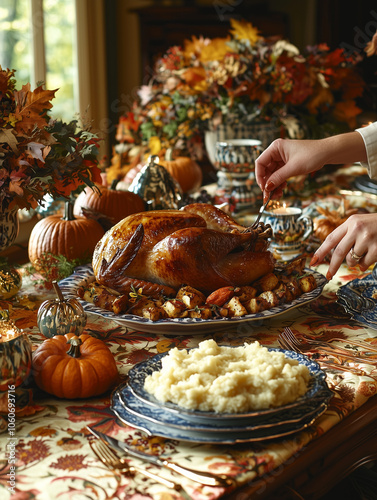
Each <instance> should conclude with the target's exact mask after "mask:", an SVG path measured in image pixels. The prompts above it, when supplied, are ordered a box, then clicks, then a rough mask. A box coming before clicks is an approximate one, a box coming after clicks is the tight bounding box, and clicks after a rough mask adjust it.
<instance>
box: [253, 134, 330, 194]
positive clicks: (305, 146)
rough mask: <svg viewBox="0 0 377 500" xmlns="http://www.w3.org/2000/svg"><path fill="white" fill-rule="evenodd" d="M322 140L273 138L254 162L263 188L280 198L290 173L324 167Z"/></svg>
mask: <svg viewBox="0 0 377 500" xmlns="http://www.w3.org/2000/svg"><path fill="white" fill-rule="evenodd" d="M324 162H325V155H324V148H323V144H322V141H321V140H291V139H276V140H275V141H274V142H272V143H271V145H270V146H269V147H268V148H267V149H265V150H264V151H263V153H261V154H260V156H259V157H258V158H257V160H256V162H255V177H256V181H257V183H258V185H259V187H260V188H261V190H262V191H267V192H269V191H274V194H273V198H280V197H281V196H282V194H283V189H284V188H285V187H286V185H287V182H286V181H287V180H288V179H289V178H290V177H293V176H295V175H300V174H309V173H310V172H314V171H316V170H319V169H320V168H321V167H323V165H324Z"/></svg>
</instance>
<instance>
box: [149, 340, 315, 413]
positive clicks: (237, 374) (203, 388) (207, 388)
mask: <svg viewBox="0 0 377 500" xmlns="http://www.w3.org/2000/svg"><path fill="white" fill-rule="evenodd" d="M309 379H310V372H309V369H308V368H307V366H305V365H302V364H299V363H298V361H296V360H293V359H290V358H287V357H286V356H285V355H284V353H282V352H275V351H269V350H268V349H267V348H266V347H263V346H261V345H260V344H259V342H253V343H252V344H244V345H243V346H241V347H224V346H219V345H217V343H216V342H215V341H214V340H205V341H204V342H201V343H200V344H199V348H198V349H191V350H190V351H187V350H185V349H183V350H179V349H177V348H174V349H172V350H171V351H170V352H169V354H168V355H167V356H165V357H163V358H162V369H161V370H160V371H156V372H153V374H152V375H149V376H147V377H146V379H145V385H144V388H145V390H146V391H147V392H148V393H150V394H153V395H154V396H155V397H156V398H157V399H158V400H159V401H162V402H166V401H170V402H173V403H176V404H177V405H179V406H182V407H183V408H187V409H190V410H201V411H214V412H217V413H241V412H246V411H249V410H261V409H267V408H271V407H277V406H282V405H285V404H288V403H291V402H293V401H295V400H296V399H297V398H298V397H300V396H302V395H303V394H305V393H306V391H307V389H308V383H309Z"/></svg>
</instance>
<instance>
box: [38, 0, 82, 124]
mask: <svg viewBox="0 0 377 500" xmlns="http://www.w3.org/2000/svg"><path fill="white" fill-rule="evenodd" d="M43 13H44V27H45V34H44V36H45V45H46V66H47V75H46V87H47V88H48V89H50V90H53V89H59V90H58V91H57V92H56V94H55V99H54V100H53V101H52V103H53V106H54V107H53V115H54V117H55V118H56V117H59V118H63V119H64V120H66V121H70V120H72V119H73V118H75V115H76V113H77V112H78V109H79V107H78V96H77V88H78V85H77V81H78V76H77V62H76V36H75V26H76V16H75V0H44V2H43Z"/></svg>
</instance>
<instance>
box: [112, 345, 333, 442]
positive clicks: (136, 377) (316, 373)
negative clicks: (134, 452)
mask: <svg viewBox="0 0 377 500" xmlns="http://www.w3.org/2000/svg"><path fill="white" fill-rule="evenodd" d="M269 350H273V351H281V352H284V354H285V355H286V356H287V357H289V358H292V359H296V360H297V361H298V362H299V363H302V364H304V365H306V366H307V367H308V369H309V371H310V374H311V380H310V384H309V388H308V391H307V392H306V394H305V395H304V396H302V397H300V398H299V399H297V400H296V401H295V402H293V403H290V404H288V405H285V406H280V407H278V408H269V409H266V410H258V411H257V410H255V411H250V412H247V413H237V414H230V413H221V414H220V413H215V412H204V411H194V410H188V409H186V408H182V407H180V406H178V405H176V404H174V403H170V402H166V403H162V402H161V401H158V400H157V399H156V398H155V397H154V396H152V395H151V394H149V393H148V392H146V391H145V389H144V381H145V378H146V377H147V376H148V375H150V374H151V373H153V372H154V371H156V370H161V359H162V357H163V356H165V355H166V354H167V353H163V354H158V355H157V356H155V357H153V358H150V359H149V360H147V361H144V362H142V363H138V364H137V365H135V366H134V367H133V368H132V369H131V370H130V372H129V379H128V381H127V382H126V383H125V384H123V385H121V386H120V387H118V388H117V389H116V390H115V391H114V393H113V396H112V410H113V411H114V413H115V414H116V415H117V416H118V418H119V419H120V420H121V421H122V422H124V423H125V424H127V425H130V426H131V427H134V428H137V429H139V430H141V431H143V432H145V433H146V434H148V435H155V436H161V437H165V438H170V439H177V440H182V441H194V442H198V443H212V444H234V443H243V442H254V441H255V442H256V441H266V440H270V439H278V438H283V437H285V436H289V435H291V434H294V433H296V432H298V431H301V430H303V429H305V428H306V427H308V426H309V425H311V424H313V422H314V421H315V420H316V419H317V418H318V417H319V416H320V415H322V414H323V413H324V412H325V411H326V408H327V406H328V403H329V401H330V399H331V398H332V396H333V393H332V392H331V391H330V389H329V388H328V386H327V384H326V381H325V378H326V375H325V373H324V372H323V371H322V370H321V369H320V367H319V365H318V364H317V363H315V362H313V361H311V360H310V359H309V358H307V357H306V356H304V355H302V354H298V353H295V352H292V351H285V350H282V349H269Z"/></svg>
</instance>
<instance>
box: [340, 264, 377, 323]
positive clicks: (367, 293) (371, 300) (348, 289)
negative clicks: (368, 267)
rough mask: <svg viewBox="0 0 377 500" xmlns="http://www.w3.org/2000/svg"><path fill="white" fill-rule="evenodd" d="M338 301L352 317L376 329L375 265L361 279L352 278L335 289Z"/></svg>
mask: <svg viewBox="0 0 377 500" xmlns="http://www.w3.org/2000/svg"><path fill="white" fill-rule="evenodd" d="M337 296H338V303H339V304H341V305H342V306H343V307H344V309H345V310H346V312H348V313H349V314H351V316H352V318H353V319H354V320H355V321H357V322H358V323H361V324H362V325H365V326H367V327H369V328H373V329H374V330H377V265H376V266H375V267H374V269H373V271H372V272H371V273H370V274H368V275H367V276H365V277H364V278H361V279H354V280H352V281H350V282H349V283H347V284H346V285H344V286H341V287H340V288H339V290H338V291H337Z"/></svg>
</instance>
